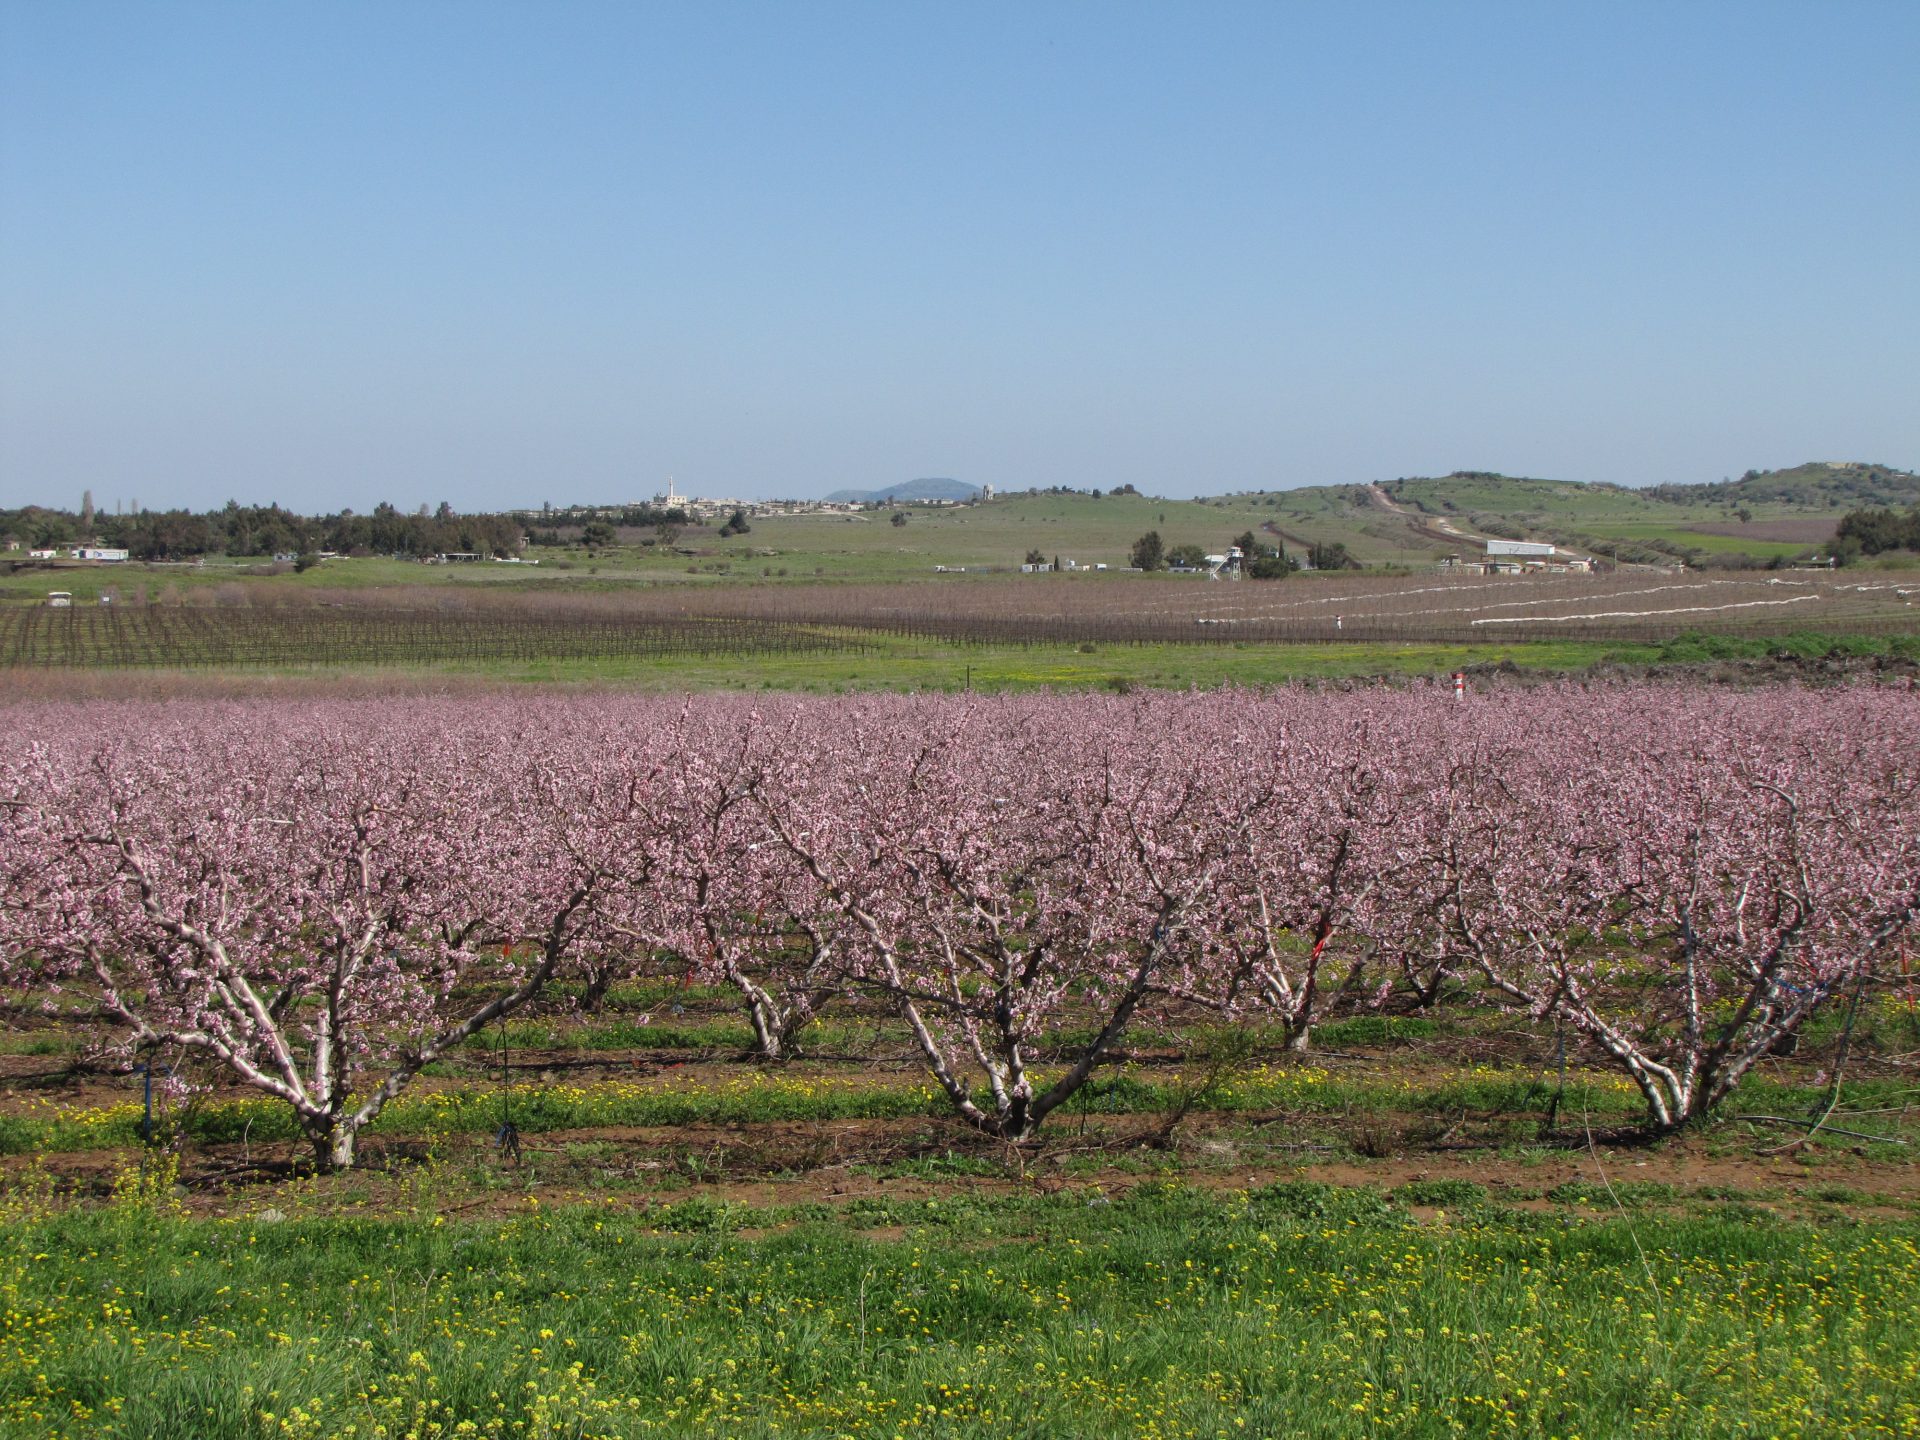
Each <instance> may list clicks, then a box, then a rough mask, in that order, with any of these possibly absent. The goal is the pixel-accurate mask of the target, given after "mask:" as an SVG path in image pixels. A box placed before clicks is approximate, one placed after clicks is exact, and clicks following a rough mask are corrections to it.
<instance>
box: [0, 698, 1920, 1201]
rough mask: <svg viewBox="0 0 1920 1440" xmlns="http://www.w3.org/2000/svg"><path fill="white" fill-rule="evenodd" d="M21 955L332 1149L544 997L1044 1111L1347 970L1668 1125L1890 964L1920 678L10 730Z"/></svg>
mask: <svg viewBox="0 0 1920 1440" xmlns="http://www.w3.org/2000/svg"><path fill="white" fill-rule="evenodd" d="M7 718H8V721H9V728H10V732H11V736H12V744H11V745H10V746H9V747H8V749H7V750H6V751H5V752H4V753H3V754H0V821H3V822H4V823H3V828H0V977H4V979H5V981H6V982H7V985H8V987H9V993H10V994H12V995H14V996H16V997H24V999H23V1001H22V1002H20V1003H30V1004H37V1005H40V1006H41V1007H43V1008H44V1009H46V1010H48V1011H49V1012H51V1013H53V1014H56V1015H63V1016H67V1017H70V1018H73V1019H77V1020H81V1021H83V1022H85V1023H91V1024H93V1025H95V1026H97V1027H99V1029H100V1032H101V1035H102V1038H103V1039H106V1038H112V1039H114V1040H115V1041H117V1043H118V1044H120V1045H121V1046H123V1047H125V1048H128V1049H130V1050H131V1049H143V1048H145V1049H152V1048H160V1049H172V1050H175V1051H184V1052H190V1053H193V1054H197V1055H199V1056H200V1057H202V1059H203V1060H205V1061H207V1062H209V1063H211V1064H212V1065H214V1066H215V1067H216V1068H217V1069H219V1070H220V1071H222V1072H223V1073H224V1074H225V1075H226V1076H227V1077H228V1078H229V1080H232V1081H235V1082H238V1083H242V1084H245V1085H250V1086H253V1087H255V1088H257V1089H259V1090H262V1091H264V1092H266V1093H267V1094H270V1095H273V1096H276V1097H278V1098H279V1099H280V1100H282V1101H284V1102H285V1103H286V1104H287V1105H289V1106H290V1107H291V1108H292V1110H293V1112H294V1115H295V1116H296V1118H297V1120H298V1123H299V1125H300V1127H301V1129H302V1131H303V1132H304V1133H305V1135H306V1136H307V1138H308V1140H309V1141H310V1142H311V1143H312V1145H313V1148H314V1152H315V1155H316V1158H317V1160H318V1162H319V1163H321V1164H322V1165H328V1166H336V1167H337V1166H344V1165H349V1164H351V1163H352V1161H353V1158H354V1153H355V1142H356V1137H357V1136H358V1135H359V1133H360V1132H361V1131H362V1130H363V1129H364V1127H365V1126H366V1125H368V1124H369V1123H371V1122H372V1121H373V1120H374V1119H375V1118H376V1117H377V1116H378V1115H379V1114H380V1112H381V1110H382V1109H383V1108H384V1106H385V1105H386V1104H387V1103H388V1102H389V1101H391V1100H392V1099H393V1098H394V1097H396V1096H397V1095H399V1094H400V1093H401V1092H402V1091H404V1090H405V1088H406V1087H407V1086H408V1085H409V1084H411V1083H412V1082H413V1080H414V1079H415V1078H416V1077H417V1076H418V1075H419V1074H420V1073H421V1071H422V1070H423V1068H424V1067H426V1066H427V1065H429V1064H431V1063H432V1062H433V1061H434V1060H435V1058H436V1057H438V1056H440V1055H442V1054H444V1053H446V1052H447V1051H448V1049H449V1048H450V1047H453V1046H456V1045H459V1044H462V1043H464V1042H465V1041H466V1040H468V1039H470V1038H472V1037H473V1036H475V1035H477V1034H479V1033H480V1032H481V1031H482V1030H483V1029H485V1027H487V1026H489V1025H491V1024H493V1023H495V1022H497V1021H499V1020H502V1019H504V1018H506V1017H507V1016H509V1015H511V1014H513V1013H515V1012H516V1011H518V1010H519V1009H521V1008H522V1007H524V1006H525V1005H527V1004H529V1003H531V1002H532V1001H534V1000H535V999H537V998H539V997H540V996H541V995H542V994H543V993H547V992H550V991H552V990H553V989H554V987H556V986H557V985H560V984H561V983H562V982H565V983H567V984H568V985H569V986H570V987H581V988H588V989H590V988H591V987H593V986H594V985H604V984H605V983H606V982H607V981H608V980H609V979H623V978H647V977H652V978H655V979H663V978H677V979H679V980H681V981H683V982H685V981H688V980H691V979H699V980H703V981H705V982H707V983H712V984H716V985H726V986H731V987H733V988H734V989H735V990H736V991H737V993H738V994H739V995H740V997H741V1004H742V1007H743V1009H745V1010H746V1011H747V1012H748V1013H749V1015H750V1017H751V1018H752V1020H753V1022H754V1031H755V1034H756V1037H757V1042H758V1046H759V1048H760V1050H761V1051H762V1053H763V1054H765V1055H768V1056H773V1055H778V1054H780V1053H783V1052H784V1051H785V1050H786V1049H788V1048H790V1047H791V1046H792V1045H794V1044H795V1043H796V1041H797V1040H799V1039H800V1038H801V1037H803V1035H804V1032H805V1028H806V1025H807V1024H808V1023H809V1022H810V1021H811V1020H812V1018H813V1017H815V1016H817V1015H819V1013H820V1012H821V1011H822V1010H823V1009H826V1008H829V1007H831V1006H832V1005H833V1004H834V1003H835V1001H836V999H837V998H838V997H839V996H842V995H852V994H858V995H861V996H863V997H865V998H866V1000H867V1001H868V1003H869V1004H878V1005H880V1006H881V1007H883V1008H884V1009H886V1010H888V1011H890V1012H891V1013H892V1014H893V1016H894V1017H895V1018H896V1020H897V1022H898V1023H899V1025H900V1026H901V1027H902V1029H903V1031H904V1032H905V1034H906V1035H907V1036H909V1037H911V1043H912V1045H913V1046H914V1048H915V1049H916V1051H917V1052H918V1054H919V1056H920V1059H921V1061H922V1062H923V1063H924V1065H925V1066H926V1068H927V1071H928V1073H929V1074H930V1075H931V1076H932V1078H933V1080H934V1081H935V1083H936V1085H937V1086H938V1089H939V1090H940V1091H941V1092H942V1093H944V1094H945V1096H946V1097H947V1099H948V1101H949V1102H950V1103H951V1105H952V1107H953V1109H954V1111H955V1113H956V1114H957V1115H959V1116H960V1117H961V1118H962V1119H964V1120H965V1122H967V1123H968V1124H970V1125H972V1126H973V1127H975V1128H977V1129H978V1130H981V1131H983V1132H986V1133H988V1134H992V1135H996V1136H1000V1137H1003V1138H1006V1139H1019V1138H1022V1137H1025V1136H1027V1135H1029V1134H1031V1133H1032V1132H1033V1131H1034V1130H1035V1129H1036V1128H1038V1127H1039V1126H1040V1125H1041V1124H1042V1123H1043V1122H1044V1121H1045V1119H1046V1117H1047V1115H1048V1114H1049V1113H1050V1112H1052V1111H1054V1110H1056V1109H1058V1108H1059V1107H1060V1106H1061V1105H1062V1104H1064V1103H1066V1102H1067V1101H1068V1100H1070V1099H1071V1098H1072V1097H1073V1096H1074V1095H1075V1094H1076V1093H1078V1092H1079V1091H1080V1090H1081V1088H1082V1087H1083V1086H1084V1085H1085V1084H1086V1083H1087V1081H1088V1080H1089V1079H1090V1078H1091V1076H1092V1075H1093V1073H1094V1071H1095V1069H1096V1067H1098V1066H1099V1065H1100V1064H1101V1063H1103V1061H1105V1060H1106V1059H1107V1058H1108V1057H1109V1056H1110V1055H1111V1054H1112V1053H1113V1051H1114V1050H1115V1049H1116V1047H1118V1046H1119V1045H1120V1044H1121V1043H1122V1041H1123V1040H1124V1037H1125V1036H1126V1035H1127V1034H1128V1032H1129V1030H1130V1028H1132V1027H1134V1026H1137V1025H1139V1024H1140V1023H1142V1022H1143V1021H1146V1020H1148V1019H1150V1018H1161V1019H1164V1018H1167V1017H1170V1016H1173V1015H1177V1014H1186V1015H1191V1014H1194V1013H1201V1014H1210V1015H1213V1016H1216V1017H1218V1018H1219V1019H1220V1020H1222V1021H1225V1022H1238V1021H1243V1020H1259V1021H1263V1022H1266V1023H1272V1024H1275V1025H1277V1026H1278V1027H1279V1028H1280V1029H1281V1030H1282V1032H1283V1033H1284V1034H1285V1035H1286V1036H1287V1037H1288V1038H1289V1040H1290V1041H1291V1042H1292V1043H1293V1044H1294V1045H1296V1046H1305V1045H1307V1044H1309V1043H1310V1037H1311V1032H1312V1029H1313V1026H1314V1024H1315V1023H1316V1022H1317V1021H1318V1020H1319V1019H1320V1018H1321V1016H1323V1015H1324V1014H1325V1013H1326V1007H1327V1004H1328V1001H1329V992H1330V990H1331V989H1332V988H1333V987H1331V986H1329V985H1328V984H1326V983H1325V981H1326V978H1327V976H1328V974H1329V973H1331V972H1330V970H1329V967H1333V966H1338V967H1340V970H1341V972H1342V974H1343V977H1344V978H1346V979H1347V980H1348V981H1349V982H1352V981H1353V980H1354V979H1355V978H1357V977H1359V976H1361V975H1365V976H1367V977H1370V978H1369V979H1368V981H1367V983H1368V984H1369V985H1377V986H1378V987H1379V988H1378V990H1377V992H1376V997H1377V998H1378V999H1379V1000H1381V1001H1385V1000H1387V999H1388V998H1390V997H1391V996H1393V995H1395V994H1399V995H1403V996H1407V997H1413V998H1418V997H1422V996H1431V995H1432V994H1434V993H1436V992H1437V991H1438V990H1439V989H1440V987H1441V983H1442V981H1443V980H1444V981H1447V982H1449V983H1451V984H1454V985H1457V986H1464V987H1465V990H1466V993H1468V994H1469V995H1470V996H1471V997H1472V1001H1471V1003H1474V1004H1477V1005H1480V1006H1485V1007H1489V1008H1492V1009H1498V1010H1505V1011H1509V1012H1512V1013H1516V1014H1519V1015H1524V1016H1527V1017H1530V1019H1531V1020H1532V1021H1533V1022H1534V1023H1537V1024H1540V1025H1542V1026H1548V1025H1553V1026H1560V1027H1564V1029H1565V1030H1567V1031H1568V1032H1570V1033H1571V1034H1572V1035H1574V1036H1575V1037H1576V1038H1577V1039H1578V1040H1579V1041H1580V1042H1581V1043H1583V1044H1584V1045H1585V1046H1586V1048H1587V1050H1588V1052H1589V1053H1590V1055H1591V1057H1592V1058H1594V1059H1596V1060H1598V1061H1600V1062H1602V1063H1607V1064H1612V1065H1614V1066H1617V1067H1618V1068H1619V1070H1620V1071H1621V1072H1622V1073H1623V1074H1624V1075H1626V1076H1627V1077H1628V1078H1629V1079H1630V1080H1631V1081H1632V1083H1633V1084H1634V1085H1635V1086H1636V1087H1637V1089H1638V1090H1639V1093H1640V1094H1641V1096H1642V1098H1643V1100H1644V1102H1645V1105H1646V1120H1647V1124H1648V1125H1649V1126H1650V1127H1651V1128H1653V1129H1655V1130H1668V1129H1672V1128H1675V1127H1679V1126H1683V1125H1687V1124H1689V1123H1692V1122H1694V1121H1696V1120H1698V1119H1700V1118H1701V1117H1703V1116H1705V1115H1707V1114H1709V1113H1710V1112H1711V1111H1712V1110H1713V1109H1714V1108H1715V1107H1716V1106H1717V1105H1719V1104H1720V1103H1721V1102H1722V1101H1723V1100H1724V1099H1725V1098H1726V1097H1727V1096H1728V1095H1729V1094H1731V1093H1732V1091H1733V1090H1734V1089H1735V1088H1736V1087H1737V1086H1738V1085H1739V1084H1740V1082H1741V1081H1742V1079H1743V1078H1744V1077H1745V1076H1746V1075H1747V1074H1748V1073H1749V1072H1750V1071H1751V1070H1752V1069H1753V1067H1754V1066H1755V1065H1757V1064H1759V1063H1760V1062H1761V1061H1762V1060H1763V1059H1764V1057H1765V1056H1766V1055H1767V1054H1768V1053H1769V1052H1770V1051H1772V1050H1774V1049H1776V1048H1778V1047H1779V1046H1780V1045H1781V1044H1782V1043H1783V1042H1784V1041H1787V1040H1789V1039H1791V1037H1792V1036H1794V1035H1795V1034H1796V1033H1797V1032H1798V1031H1799V1030H1800V1028H1801V1027H1802V1026H1804V1025H1805V1024H1806V1022H1807V1021H1808V1019H1809V1018H1811V1017H1812V1016H1813V1015H1815V1014H1816V1013H1818V1012H1819V1011H1820V1010H1821V1009H1822V1008H1823V1007H1825V1006H1828V1005H1830V1004H1833V1003H1835V1002H1836V1000H1838V999H1840V998H1842V997H1844V996H1846V995H1848V994H1854V993H1858V989H1859V987H1860V986H1862V985H1865V984H1868V983H1877V982H1878V981H1880V980H1882V979H1887V978H1891V977H1893V976H1895V975H1897V974H1901V973H1904V972H1902V971H1901V969H1900V965H1901V961H1902V959H1903V957H1904V955H1905V948H1904V947H1906V946H1907V945H1908V944H1909V943H1910V937H1911V935H1912V932H1913V928H1914V926H1915V923H1916V921H1917V920H1920V701H1916V700H1915V699H1914V698H1913V696H1912V695H1910V694H1909V693H1907V692H1904V691H1891V690H1874V689H1866V688H1860V689H1842V690H1837V691H1833V692H1829V693H1813V692H1808V691H1801V690H1789V689H1773V690H1768V691H1761V692H1753V693H1745V694H1735V695H1709V694H1704V693H1698V692H1688V691H1684V690H1677V689H1674V688H1672V687H1658V686H1646V685H1633V686H1630V685H1614V686H1608V685H1593V686H1578V685H1559V686H1555V687H1549V688H1544V689H1541V690H1538V691H1533V692H1528V693H1526V694H1524V695H1516V696H1510V697H1503V699H1502V702H1501V703H1500V704H1498V705H1477V704H1470V705H1468V706H1466V707H1465V708H1462V707H1461V706H1460V705H1458V704H1456V703H1455V702H1453V701H1450V700H1447V699H1444V698H1441V697H1437V696H1431V695H1420V694H1414V695H1407V694H1404V693H1390V692H1385V691H1378V690H1376V691H1363V692H1355V693H1351V694H1340V695H1307V694H1303V693H1298V692H1279V693H1266V694H1256V693H1253V692H1239V693H1236V692H1227V693H1226V694H1224V695H1215V696H1206V697H1202V696H1174V695H1156V696H1144V697H1132V698H1125V699H1123V698H1121V697H1115V696H1085V697H1077V698H1071V699H1068V698H1062V697H1048V696H1029V697H993V698H981V697H931V696H919V697H910V696H871V697H863V698H860V699H857V700H841V701H834V702H826V701H808V700H805V699H799V698H793V697H773V698H768V699H765V700H762V701H759V702H749V701H746V700H743V699H737V698H721V697H712V698H704V699H697V700H679V701H662V700H639V699H632V698H609V697H591V698H590V697H569V698H555V697H536V698H535V699H532V700H520V701H515V702H509V701H507V700H504V699H502V698H499V697H489V698H486V699H483V700H481V701H479V702H477V703H476V702H472V701H462V702H453V701H448V700H443V699H442V700H421V699H406V700H402V699H393V698H386V699H378V700H363V701H348V700H336V701H321V702H309V703H302V704H293V703H288V702H284V701H260V702H254V703H251V704H230V703H229V704H201V705H194V704H187V703H174V704H170V705H142V704H135V703H120V704H114V703H93V704H89V705H85V706H73V705H63V704H53V703H40V704H22V705H16V706H13V707H10V710H9V713H8V716H7Z"/></svg>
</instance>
